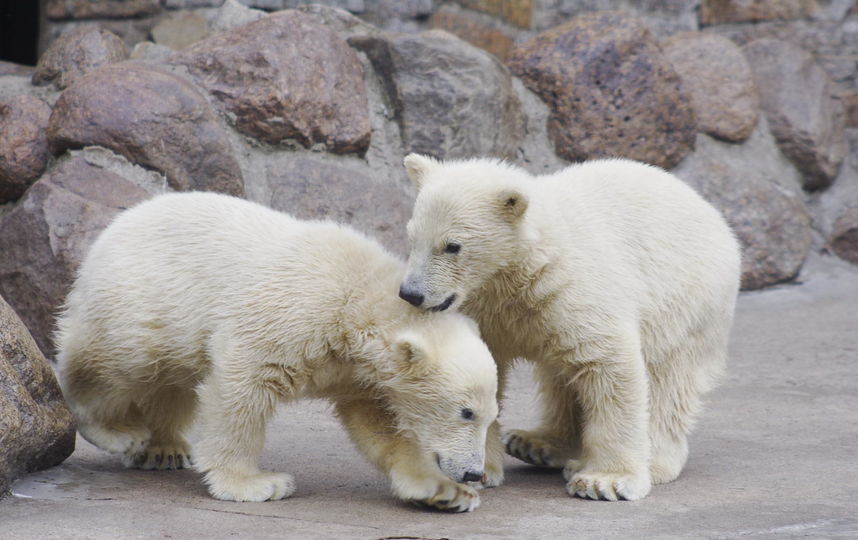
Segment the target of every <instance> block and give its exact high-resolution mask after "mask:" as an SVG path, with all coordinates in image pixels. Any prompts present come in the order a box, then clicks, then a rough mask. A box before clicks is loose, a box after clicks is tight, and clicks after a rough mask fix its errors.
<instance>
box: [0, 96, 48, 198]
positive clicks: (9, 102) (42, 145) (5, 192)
mask: <svg viewBox="0 0 858 540" xmlns="http://www.w3.org/2000/svg"><path fill="white" fill-rule="evenodd" d="M50 117H51V108H50V107H49V106H48V105H47V104H46V103H45V102H44V101H42V100H41V99H39V98H37V97H34V96H29V95H26V94H23V95H19V96H16V97H14V98H11V99H0V125H2V126H3V129H2V130H0V203H4V202H8V201H14V200H17V199H18V198H20V197H21V195H23V194H24V192H25V191H26V190H27V188H28V187H30V184H32V183H33V181H35V180H36V178H38V177H39V175H41V174H42V171H44V170H45V167H46V166H47V164H48V158H50V153H49V152H48V137H47V129H48V120H49V119H50Z"/></svg>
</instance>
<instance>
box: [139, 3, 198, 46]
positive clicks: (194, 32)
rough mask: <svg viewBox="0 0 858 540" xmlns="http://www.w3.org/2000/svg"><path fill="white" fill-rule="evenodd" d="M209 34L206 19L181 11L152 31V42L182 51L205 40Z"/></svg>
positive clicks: (194, 13) (193, 13)
mask: <svg viewBox="0 0 858 540" xmlns="http://www.w3.org/2000/svg"><path fill="white" fill-rule="evenodd" d="M208 34H209V24H208V22H207V21H206V18H205V17H204V16H203V15H201V14H200V13H197V12H195V11H180V12H178V13H175V14H174V15H172V16H170V17H168V18H166V19H164V20H162V21H161V22H159V23H158V24H157V25H155V28H153V29H152V41H154V42H155V43H157V44H158V45H164V46H167V47H170V48H171V49H175V50H177V51H178V50H180V49H184V48H185V47H187V46H189V45H191V44H193V43H196V42H197V41H200V40H202V39H205V38H206V37H207V36H208Z"/></svg>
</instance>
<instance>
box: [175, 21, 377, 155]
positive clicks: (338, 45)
mask: <svg viewBox="0 0 858 540" xmlns="http://www.w3.org/2000/svg"><path fill="white" fill-rule="evenodd" d="M172 61H173V62H175V63H177V64H181V65H184V66H186V67H187V68H188V70H189V71H190V73H191V74H192V75H193V76H194V77H195V78H196V80H197V82H198V83H199V84H200V85H201V86H203V87H205V88H206V89H207V90H208V91H209V93H211V95H212V96H213V97H214V99H215V103H216V105H217V106H218V107H220V109H221V110H222V111H223V112H224V113H226V114H227V115H228V116H229V117H230V118H231V119H232V121H233V123H234V124H235V127H236V129H237V130H238V131H240V132H242V133H244V134H246V135H249V136H251V137H255V138H257V139H259V140H261V141H264V142H267V143H270V144H279V143H281V142H283V141H286V140H293V141H297V142H298V143H299V144H301V145H303V146H305V147H311V146H313V145H316V144H321V145H324V147H325V148H326V149H327V150H328V151H331V152H335V153H351V152H356V153H363V152H365V151H366V149H367V147H368V146H369V140H370V120H369V108H368V105H367V94H366V87H365V84H364V73H363V65H362V64H361V62H360V59H359V58H358V56H357V53H356V52H355V51H354V50H353V49H352V48H351V47H349V46H348V44H347V43H346V42H345V41H343V40H342V39H341V38H340V37H338V36H337V34H336V33H334V31H333V30H330V29H328V28H326V27H324V26H322V25H320V24H319V23H318V22H316V21H315V20H314V19H313V18H311V17H309V16H307V15H304V14H302V13H300V12H298V11H284V12H279V13H275V14H272V15H269V16H266V17H262V18H261V19H258V20H255V21H252V22H250V23H248V24H245V25H242V26H239V27H237V28H233V29H231V30H228V31H226V32H222V33H220V34H216V35H214V36H212V37H210V38H208V39H205V40H203V41H200V42H197V43H195V44H194V45H192V46H191V47H189V48H187V49H185V50H184V51H182V52H180V53H177V54H176V56H174V57H173V60H172Z"/></svg>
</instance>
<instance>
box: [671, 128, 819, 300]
mask: <svg viewBox="0 0 858 540" xmlns="http://www.w3.org/2000/svg"><path fill="white" fill-rule="evenodd" d="M760 124H761V125H760V127H759V128H758V129H757V130H756V131H755V132H754V134H753V135H752V136H751V139H750V140H749V142H748V143H747V144H745V145H741V146H739V145H734V144H729V143H724V142H720V141H717V140H716V139H713V138H711V137H709V136H708V135H703V134H699V135H698V136H697V149H696V151H695V152H694V153H693V154H691V155H690V156H688V157H687V158H686V159H685V160H684V161H683V162H682V163H681V164H680V165H679V166H678V167H676V168H675V169H674V170H673V172H674V173H675V174H676V175H677V176H678V177H679V178H681V179H682V180H684V181H685V182H687V183H688V184H690V185H691V186H693V187H694V188H695V189H697V191H698V192H699V193H700V194H701V195H702V196H703V198H705V199H706V200H707V201H709V202H710V203H712V204H713V205H714V206H715V207H716V208H718V209H719V210H720V211H721V212H722V213H723V214H724V217H725V218H726V219H727V221H728V222H729V223H730V225H731V226H732V228H733V231H734V232H735V233H736V236H737V237H738V239H739V242H740V244H741V245H742V288H743V289H745V290H748V289H759V288H762V287H765V286H767V285H773V284H776V283H781V282H784V281H789V280H792V279H793V278H794V277H795V276H796V275H797V274H798V272H799V270H800V269H801V265H802V264H803V263H804V260H805V258H806V257H807V255H808V252H809V250H810V244H811V228H810V216H809V214H808V212H807V209H806V208H805V206H804V203H803V202H802V199H801V196H800V189H799V188H798V187H796V186H795V184H796V183H797V182H798V179H797V178H795V176H797V173H796V172H795V170H794V169H793V168H792V167H791V165H790V164H789V163H788V162H786V161H785V160H784V159H783V158H782V157H780V156H779V155H778V154H777V149H776V148H774V145H772V144H771V142H770V141H766V134H765V132H764V130H765V129H766V126H765V123H764V122H761V123H760ZM767 148H768V150H767ZM790 176H792V177H793V179H792V180H785V177H790ZM790 184H792V185H793V187H792V188H790V187H789V185H790Z"/></svg>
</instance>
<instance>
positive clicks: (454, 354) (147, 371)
mask: <svg viewBox="0 0 858 540" xmlns="http://www.w3.org/2000/svg"><path fill="white" fill-rule="evenodd" d="M403 273H404V263H403V262H402V261H400V260H398V259H396V258H395V257H393V256H392V255H390V254H389V253H387V252H386V251H385V250H384V249H383V248H382V247H381V246H380V245H379V244H378V243H376V242H374V241H371V240H369V239H368V238H367V237H365V236H363V235H362V234H360V233H357V232H355V231H353V230H351V229H348V228H346V227H343V226H340V225H337V224H334V223H331V222H304V221H298V220H296V219H293V218H291V217H290V216H287V215H285V214H282V213H279V212H275V211H273V210H270V209H267V208H264V207H262V206H259V205H256V204H253V203H250V202H247V201H243V200H240V199H235V198H231V197H227V196H224V195H218V194H212V193H187V194H170V195H162V196H160V197H157V198H155V199H152V200H150V201H147V202H144V203H142V204H140V205H139V206H137V207H135V208H132V209H131V210H128V211H126V212H124V213H122V214H121V215H119V216H118V217H117V219H116V220H115V221H114V222H113V223H112V224H111V225H110V226H109V227H108V228H107V229H106V230H105V231H104V232H103V233H102V234H101V236H100V237H99V238H98V240H97V241H96V242H95V244H94V245H93V247H92V249H91V251H90V252H89V254H88V256H87V257H86V259H85V261H84V262H83V264H82V265H81V267H80V270H79V274H78V277H77V279H76V281H75V283H74V286H73V288H72V290H71V292H70V294H69V296H68V300H67V303H66V306H65V309H64V312H63V313H62V315H61V316H60V319H59V322H58V331H57V343H58V351H59V352H58V364H59V366H58V368H59V369H58V370H59V374H60V380H61V384H62V387H63V391H64V394H65V396H66V398H67V399H68V401H69V403H70V405H71V407H72V410H73V411H74V413H75V416H76V418H77V421H78V429H79V430H80V433H81V435H83V437H84V438H86V439H87V440H88V441H90V442H91V443H93V444H95V445H96V446H98V447H100V448H102V449H105V450H108V451H110V452H116V453H121V454H123V455H124V461H125V463H126V465H128V466H136V467H141V468H144V469H150V468H157V469H165V468H182V467H183V466H188V465H189V464H190V463H191V449H190V446H189V444H188V442H187V441H186V440H185V438H184V436H183V432H184V431H185V430H186V428H187V427H188V426H189V425H190V424H191V422H192V421H193V420H194V419H195V417H196V421H197V422H198V427H199V435H200V440H199V442H197V443H195V444H194V445H193V461H194V466H195V467H196V469H197V470H198V471H200V472H202V473H204V475H205V476H204V480H205V482H206V484H207V485H208V488H209V492H210V493H211V494H212V496H214V497H216V498H218V499H224V500H234V501H264V500H268V499H280V498H283V497H287V496H289V495H290V494H291V493H292V492H293V491H294V489H295V485H294V481H293V478H292V477H291V476H290V475H288V474H283V473H275V472H262V471H260V470H259V469H258V468H257V462H258V458H259V456H260V454H261V452H262V446H263V441H264V436H265V426H266V421H267V420H268V419H269V417H270V416H271V414H272V412H273V411H274V409H275V406H276V405H277V404H278V403H279V402H283V401H289V400H295V399H298V398H301V397H315V398H328V399H330V400H332V401H333V403H334V406H335V409H336V413H337V415H338V416H339V418H340V419H341V420H342V422H343V424H344V425H345V427H346V429H347V430H348V432H349V433H350V436H351V438H352V440H353V441H354V442H355V444H356V445H357V446H358V448H359V449H360V450H361V451H362V452H363V453H364V454H365V455H366V456H367V457H368V458H369V459H370V461H372V462H373V463H374V464H375V465H376V466H378V467H379V468H380V469H381V470H382V471H383V472H385V473H386V474H387V475H388V476H389V478H390V480H391V483H392V489H393V492H394V494H395V495H396V496H397V497H399V498H401V499H404V500H410V501H414V502H417V503H420V504H423V505H428V506H432V507H437V508H441V509H445V510H454V511H470V510H473V509H475V508H476V507H477V506H478V505H479V496H478V494H477V493H476V491H475V490H474V489H473V487H471V486H469V485H467V482H475V481H476V482H480V481H481V482H483V483H484V484H485V485H488V486H493V485H498V484H499V483H500V482H501V480H502V478H503V471H502V469H501V460H502V457H503V456H502V452H494V453H493V454H491V455H488V456H487V455H486V444H487V431H488V429H489V427H490V426H491V425H492V424H493V421H494V420H495V418H496V416H497V404H496V399H495V395H496V391H497V375H496V368H495V365H494V362H493V360H492V357H491V355H490V354H489V351H488V349H487V348H486V346H485V344H484V343H483V342H482V341H481V340H480V337H479V334H478V330H477V327H476V325H475V324H474V323H473V321H471V320H470V319H468V318H466V317H465V316H463V315H457V314H453V313H443V314H425V313H423V312H421V311H419V310H415V309H414V308H412V307H411V306H408V305H406V304H405V303H403V302H401V301H400V300H399V299H398V298H396V295H395V291H396V290H397V287H398V286H399V282H400V280H401V278H402V275H403ZM493 436H494V437H495V438H497V437H499V433H498V432H496V431H495V432H493ZM489 446H490V447H491V445H489Z"/></svg>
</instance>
